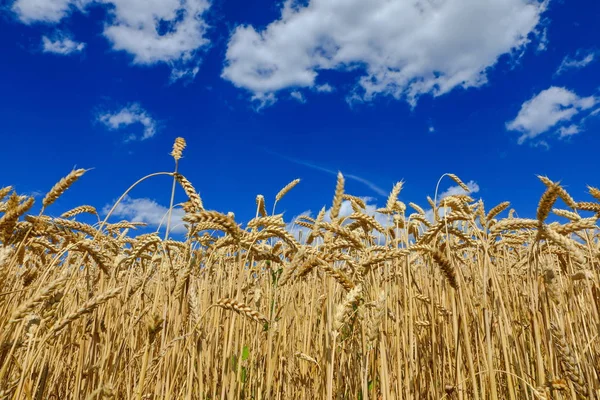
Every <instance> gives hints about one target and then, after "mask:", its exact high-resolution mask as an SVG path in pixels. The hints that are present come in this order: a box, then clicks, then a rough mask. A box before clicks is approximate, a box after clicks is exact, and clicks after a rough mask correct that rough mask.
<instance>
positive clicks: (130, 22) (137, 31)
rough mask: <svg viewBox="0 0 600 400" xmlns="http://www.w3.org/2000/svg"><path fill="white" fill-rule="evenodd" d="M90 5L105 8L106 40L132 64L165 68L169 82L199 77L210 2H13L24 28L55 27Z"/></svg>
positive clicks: (131, 0) (34, 0)
mask: <svg viewBox="0 0 600 400" xmlns="http://www.w3.org/2000/svg"><path fill="white" fill-rule="evenodd" d="M91 5H94V6H99V7H103V8H105V11H106V12H105V15H106V16H107V20H106V21H104V36H105V37H106V38H107V39H108V40H109V42H110V43H111V44H112V48H113V49H114V50H117V51H125V52H127V53H128V54H130V55H132V56H133V63H134V64H138V65H152V64H156V63H166V64H168V65H169V66H170V67H171V69H172V71H171V80H177V79H180V78H183V77H192V78H193V77H194V76H195V75H196V73H198V70H199V68H198V65H199V63H200V60H199V52H200V50H202V49H203V48H205V47H207V46H208V44H209V40H208V39H207V38H206V37H205V34H206V31H207V28H208V26H207V24H206V22H205V21H204V19H203V15H204V13H205V12H206V11H207V10H208V9H209V8H210V3H209V1H208V0H16V1H15V2H14V3H13V6H12V10H13V11H14V12H15V13H16V14H17V16H18V17H19V19H20V20H21V21H22V22H24V23H33V22H46V23H50V24H57V23H59V22H60V21H61V20H63V19H64V18H67V17H68V16H69V14H70V12H71V11H72V10H74V9H79V10H81V11H84V10H85V9H86V8H87V7H88V6H91Z"/></svg>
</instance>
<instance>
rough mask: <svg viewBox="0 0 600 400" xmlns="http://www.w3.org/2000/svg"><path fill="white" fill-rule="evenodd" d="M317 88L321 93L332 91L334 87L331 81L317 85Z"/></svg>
mask: <svg viewBox="0 0 600 400" xmlns="http://www.w3.org/2000/svg"><path fill="white" fill-rule="evenodd" d="M315 90H316V91H317V92H321V93H331V92H333V90H334V89H333V86H331V85H330V84H329V83H324V84H322V85H317V86H315Z"/></svg>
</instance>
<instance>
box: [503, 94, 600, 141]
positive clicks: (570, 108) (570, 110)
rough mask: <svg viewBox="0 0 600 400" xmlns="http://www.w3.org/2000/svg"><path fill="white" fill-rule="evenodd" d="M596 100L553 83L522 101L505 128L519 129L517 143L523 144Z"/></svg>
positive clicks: (569, 118)
mask: <svg viewBox="0 0 600 400" xmlns="http://www.w3.org/2000/svg"><path fill="white" fill-rule="evenodd" d="M596 103H597V99H596V98H595V97H594V96H589V97H579V96H578V95H577V94H575V93H574V92H572V91H570V90H568V89H566V88H562V87H556V86H552V87H550V88H548V89H546V90H543V91H541V92H540V93H538V94H536V95H535V96H533V97H532V98H531V99H529V100H527V101H526V102H525V103H523V105H522V106H521V110H520V111H519V114H518V115H517V117H516V118H515V119H514V120H512V121H510V122H508V123H507V124H506V127H507V129H509V130H511V131H519V132H522V133H523V134H522V135H521V137H520V138H519V140H518V143H519V144H523V143H524V142H525V141H526V140H528V139H534V138H535V137H537V136H539V135H541V134H542V133H544V132H546V131H548V130H549V129H550V128H553V127H554V126H556V125H558V124H560V123H563V122H568V121H571V120H572V119H573V118H574V117H575V116H576V115H577V114H579V113H580V112H581V111H583V110H587V109H589V108H592V107H593V106H594V105H595V104H596ZM571 129H572V128H571Z"/></svg>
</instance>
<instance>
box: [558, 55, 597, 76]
mask: <svg viewBox="0 0 600 400" xmlns="http://www.w3.org/2000/svg"><path fill="white" fill-rule="evenodd" d="M595 59H596V52H595V51H582V50H581V49H580V50H577V52H576V53H575V56H574V57H570V56H568V55H567V56H566V57H565V58H564V59H563V60H562V62H561V63H560V66H559V67H558V69H557V70H556V72H555V75H560V74H562V73H563V72H565V71H568V70H570V69H581V68H584V67H586V66H587V65H589V64H591V63H592V62H594V60H595Z"/></svg>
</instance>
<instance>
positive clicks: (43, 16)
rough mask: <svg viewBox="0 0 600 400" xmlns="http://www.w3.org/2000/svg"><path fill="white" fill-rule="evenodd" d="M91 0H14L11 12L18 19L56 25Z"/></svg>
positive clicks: (25, 21) (29, 22)
mask: <svg viewBox="0 0 600 400" xmlns="http://www.w3.org/2000/svg"><path fill="white" fill-rule="evenodd" d="M90 1H91V0H16V1H15V2H14V3H13V5H12V10H13V12H15V13H16V14H17V16H18V17H19V19H20V20H21V21H22V22H24V23H26V24H31V23H34V22H46V23H58V22H60V20H61V19H63V18H65V17H66V16H67V15H69V13H70V12H71V11H72V10H73V9H83V8H84V7H85V6H86V5H87V4H88V3H90Z"/></svg>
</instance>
